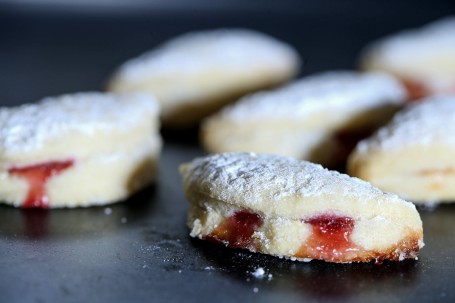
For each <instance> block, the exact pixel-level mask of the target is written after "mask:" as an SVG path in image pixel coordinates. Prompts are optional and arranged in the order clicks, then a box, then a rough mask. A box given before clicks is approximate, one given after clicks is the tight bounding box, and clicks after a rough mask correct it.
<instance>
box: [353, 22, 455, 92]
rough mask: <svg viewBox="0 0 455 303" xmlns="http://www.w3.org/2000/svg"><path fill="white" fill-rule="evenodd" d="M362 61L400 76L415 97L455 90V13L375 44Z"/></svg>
mask: <svg viewBox="0 0 455 303" xmlns="http://www.w3.org/2000/svg"><path fill="white" fill-rule="evenodd" d="M360 64H361V68H362V69H363V70H367V71H372V70H374V71H375V70H378V71H384V72H387V73H391V74H393V75H394V76H396V77H398V78H399V79H400V80H401V81H402V82H403V83H404V85H405V86H406V87H407V89H408V92H409V95H410V99H411V100H417V99H419V98H422V97H425V96H428V95H433V94H438V93H455V16H451V17H447V18H445V19H442V20H439V21H436V22H434V23H430V24H428V25H426V26H424V27H422V28H418V29H413V30H407V31H403V32H399V33H396V34H393V35H391V36H388V37H385V38H383V39H381V40H378V41H376V42H374V43H372V44H371V45H369V46H368V47H367V48H366V49H365V50H364V52H363V54H362V56H361V63H360Z"/></svg>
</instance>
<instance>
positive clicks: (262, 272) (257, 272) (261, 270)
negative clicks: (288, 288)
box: [251, 267, 265, 279]
mask: <svg viewBox="0 0 455 303" xmlns="http://www.w3.org/2000/svg"><path fill="white" fill-rule="evenodd" d="M251 274H252V275H253V276H254V277H255V278H258V279H262V278H264V276H265V270H264V268H262V267H258V268H256V270H255V271H254V272H252V273H251Z"/></svg>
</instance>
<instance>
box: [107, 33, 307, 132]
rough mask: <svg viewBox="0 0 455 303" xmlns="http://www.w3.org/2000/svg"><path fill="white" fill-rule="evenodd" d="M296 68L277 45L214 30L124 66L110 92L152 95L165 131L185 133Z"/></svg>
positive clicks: (292, 55)
mask: <svg viewBox="0 0 455 303" xmlns="http://www.w3.org/2000/svg"><path fill="white" fill-rule="evenodd" d="M299 68H300V59H299V56H298V54H297V52H296V51H295V50H294V49H293V48H292V47H291V46H289V45H287V44H285V43H283V42H281V41H278V40H276V39H274V38H272V37H270V36H267V35H265V34H262V33H259V32H255V31H252V30H246V29H218V30H209V31H201V32H194V33H188V34H185V35H183V36H180V37H177V38H175V39H173V40H171V41H169V42H167V43H165V44H163V45H162V46H160V47H158V48H156V49H154V50H152V51H150V52H147V53H145V54H143V55H142V56H139V57H138V58H135V59H132V60H129V61H127V62H126V63H124V64H123V65H122V66H120V68H119V69H118V71H117V72H116V73H115V75H114V76H113V78H112V79H111V81H110V84H109V88H108V89H109V90H111V91H114V92H130V91H141V92H145V93H151V94H153V95H154V96H156V97H157V99H158V101H159V102H160V105H161V119H162V122H163V125H164V126H166V127H185V126H189V125H192V124H195V123H196V122H198V121H199V120H200V119H201V118H202V117H205V116H207V115H209V114H211V113H213V112H214V111H216V110H218V109H219V108H220V107H222V106H223V105H224V104H226V103H229V102H232V101H235V100H236V99H238V98H239V97H240V96H242V95H244V94H246V93H249V92H252V91H255V90H259V89H264V88H267V87H271V86H276V85H278V84H281V83H283V82H285V81H287V80H289V79H290V78H292V77H293V76H294V75H295V74H296V73H297V72H298V71H299Z"/></svg>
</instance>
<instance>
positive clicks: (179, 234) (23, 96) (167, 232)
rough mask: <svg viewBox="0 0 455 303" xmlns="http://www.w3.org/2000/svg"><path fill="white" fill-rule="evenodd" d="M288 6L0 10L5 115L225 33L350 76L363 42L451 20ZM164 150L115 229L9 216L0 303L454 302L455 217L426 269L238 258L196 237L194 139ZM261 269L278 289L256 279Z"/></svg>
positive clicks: (430, 221)
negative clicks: (184, 185) (159, 47)
mask: <svg viewBox="0 0 455 303" xmlns="http://www.w3.org/2000/svg"><path fill="white" fill-rule="evenodd" d="M288 2H289V3H288ZM235 3H236V4H237V5H239V3H240V2H237V1H236V2H235ZM253 3H258V2H253ZM286 3H288V4H290V6H288V7H287V8H283V7H279V9H278V8H277V6H273V5H271V4H269V3H268V4H267V5H265V4H264V5H262V6H261V5H260V4H258V5H257V6H255V5H252V4H251V3H250V4H249V5H246V6H243V7H229V6H227V8H226V7H224V10H221V9H216V8H211V10H207V9H205V10H204V9H202V8H201V7H197V6H195V7H194V8H193V9H188V10H187V11H185V9H183V8H180V9H176V10H169V9H163V10H159V9H156V8H155V9H154V10H143V11H142V10H140V9H135V10H129V11H121V10H120V11H119V10H116V11H114V12H110V13H109V14H103V12H102V11H101V10H100V9H98V10H96V11H92V12H89V11H84V12H80V11H78V12H73V13H72V12H71V11H68V10H65V9H62V8H60V10H58V11H55V10H54V11H46V10H44V9H42V8H38V7H36V6H35V7H33V6H30V7H17V6H7V5H3V6H2V5H0V9H1V11H0V39H1V40H0V100H1V105H3V106H5V105H14V104H20V103H25V102H31V101H34V100H37V99H39V98H41V97H44V96H46V95H56V94H60V93H67V92H74V91H80V90H100V89H102V88H103V84H104V83H105V80H106V79H107V77H108V75H109V74H110V73H111V71H112V70H113V69H114V68H115V66H117V65H118V64H119V63H121V62H122V61H123V60H125V59H127V58H129V57H131V56H134V55H137V54H139V53H141V52H142V51H144V50H146V49H148V48H150V47H153V46H154V45H156V44H157V43H159V42H161V41H163V40H165V39H166V38H169V37H171V36H174V35H176V34H180V33H183V32H186V31H188V30H194V29H202V28H213V27H219V26H242V27H252V28H256V29H259V30H262V31H265V32H267V33H270V34H272V35H274V36H276V37H278V38H280V39H283V40H286V41H288V42H290V43H292V44H293V45H295V46H296V47H297V48H298V50H299V51H300V53H301V54H302V56H303V57H304V58H305V59H306V63H305V66H304V71H303V74H309V73H312V72H315V71H320V70H325V69H333V68H353V67H355V64H356V58H357V55H358V52H359V50H360V48H361V47H362V46H363V45H364V44H365V43H366V42H368V41H370V40H372V39H374V38H376V37H378V36H381V35H384V34H387V33H390V32H393V31H395V30H398V29H401V28H404V27H410V26H416V25H419V24H423V23H425V22H428V21H431V20H433V19H436V18H438V17H441V16H444V15H446V14H448V13H450V12H453V8H454V7H453V5H452V6H450V2H449V1H447V2H443V1H439V2H438V1H433V2H429V1H426V2H419V4H415V3H414V2H411V1H400V2H396V3H395V2H393V3H392V2H391V3H390V4H387V3H383V2H379V1H373V2H365V3H364V2H360V1H351V2H349V3H350V5H344V4H341V2H340V3H338V4H337V3H332V4H331V3H330V2H328V1H322V2H318V4H312V5H309V4H308V3H306V2H294V1H286ZM298 3H299V4H298ZM394 3H395V4H394ZM329 4H330V5H329ZM410 8H412V10H410ZM165 140H166V144H165V148H164V150H163V154H162V159H161V162H160V178H159V181H158V182H157V184H156V185H155V186H154V187H151V188H149V189H147V190H145V191H143V192H141V193H139V194H138V195H136V196H135V197H133V198H131V199H129V200H128V201H126V202H124V203H120V204H116V205H112V206H109V208H110V209H111V210H112V213H111V214H110V215H107V214H106V213H105V211H106V207H95V208H88V209H74V210H52V211H39V210H20V209H14V208H11V207H8V206H1V207H0V301H1V302H63V301H66V302H81V301H90V302H92V301H96V302H138V301H152V302H164V301H169V302H184V301H187V302H188V301H189V302H194V301H197V300H202V301H205V302H208V301H210V302H211V301H219V302H229V301H234V300H235V301H240V300H241V301H261V302H281V301H283V302H302V301H322V302H332V301H333V302H335V301H336V302H342V301H352V302H365V301H369V302H442V301H447V302H453V301H455V290H454V289H453V286H452V284H453V281H454V280H455V272H454V269H455V260H454V258H455V221H454V218H455V207H453V206H450V205H449V206H441V207H438V208H436V209H435V210H433V211H425V210H421V211H420V212H421V215H422V219H423V222H424V230H425V242H426V246H425V248H424V249H423V250H422V252H421V257H420V258H419V260H418V261H406V262H401V263H387V262H386V263H384V264H382V265H374V264H341V265H340V264H338V265H337V264H329V263H324V262H318V261H316V262H311V263H297V262H291V261H286V260H281V259H278V258H273V257H269V256H264V255H259V254H252V253H249V252H245V251H238V250H230V249H226V248H223V247H219V246H215V245H212V244H210V243H204V242H202V241H198V240H193V239H191V238H189V236H188V230H187V228H186V226H185V222H186V210H187V204H186V201H185V198H184V196H183V192H182V189H181V179H180V176H179V175H178V171H177V167H178V165H179V164H180V163H182V162H185V161H189V160H191V159H192V158H193V157H195V156H198V155H202V154H203V151H202V150H201V149H200V148H199V147H198V145H197V141H196V135H195V133H194V132H185V133H183V134H180V135H178V134H177V135H176V134H175V133H167V134H165ZM75 186H77V185H75ZM125 220H126V222H125ZM258 267H263V268H264V269H265V271H266V274H267V275H268V274H271V278H268V276H267V277H265V278H263V279H258V278H255V277H254V276H252V275H251V272H252V271H254V270H255V269H256V268H258ZM255 289H256V290H257V292H255Z"/></svg>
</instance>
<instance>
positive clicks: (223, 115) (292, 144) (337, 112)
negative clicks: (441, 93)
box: [200, 71, 406, 167]
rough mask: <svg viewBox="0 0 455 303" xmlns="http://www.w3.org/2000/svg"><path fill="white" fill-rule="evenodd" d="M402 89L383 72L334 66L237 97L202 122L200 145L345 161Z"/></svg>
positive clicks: (387, 114)
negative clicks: (337, 69) (331, 68)
mask: <svg viewBox="0 0 455 303" xmlns="http://www.w3.org/2000/svg"><path fill="white" fill-rule="evenodd" d="M405 100H406V92H405V90H404V88H403V86H402V85H401V84H400V83H399V82H398V81H397V80H396V79H394V78H392V77H390V76H388V75H386V74H382V73H358V72H351V71H333V72H325V73H321V74H317V75H314V76H310V77H306V78H303V79H301V80H298V81H296V82H294V83H292V84H289V85H287V86H284V87H282V88H279V89H277V90H273V91H267V92H259V93H256V94H252V95H249V96H246V97H244V98H242V99H240V100H239V101H238V102H237V103H235V104H233V105H231V106H228V107H226V108H224V109H223V110H221V111H220V112H219V113H217V114H215V115H213V116H211V117H209V118H208V119H206V120H205V121H204V122H203V123H202V125H201V136H200V137H201V141H202V144H203V146H204V147H205V149H206V150H207V151H209V152H212V153H217V152H257V153H271V154H277V155H282V156H290V157H294V158H297V159H303V160H309V161H311V162H316V163H320V164H323V165H325V166H329V167H337V166H339V165H344V161H345V160H346V157H347V155H348V154H349V152H350V150H351V149H352V148H353V147H354V146H355V143H356V142H357V141H358V140H360V138H363V137H366V136H368V135H370V134H371V132H372V131H373V130H374V129H376V128H377V127H378V126H379V125H382V124H383V123H385V122H386V121H388V120H389V119H390V118H391V117H392V115H393V114H394V113H395V112H396V111H397V110H398V109H399V108H401V106H402V105H403V104H404V102H405Z"/></svg>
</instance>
